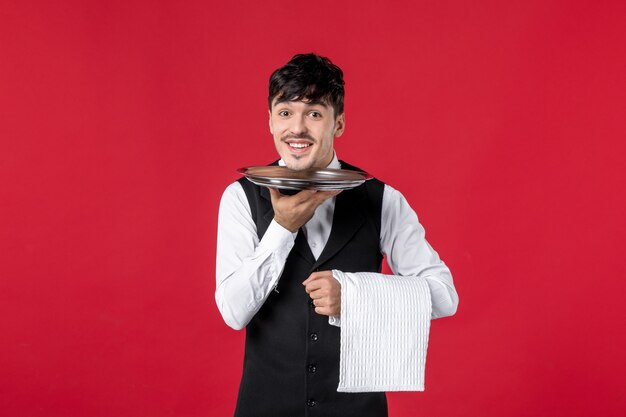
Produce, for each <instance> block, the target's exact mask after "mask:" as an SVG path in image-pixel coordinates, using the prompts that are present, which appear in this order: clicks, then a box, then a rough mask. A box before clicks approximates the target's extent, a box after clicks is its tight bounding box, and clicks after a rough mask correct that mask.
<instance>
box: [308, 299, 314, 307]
mask: <svg viewBox="0 0 626 417" xmlns="http://www.w3.org/2000/svg"><path fill="white" fill-rule="evenodd" d="M309 305H310V306H311V307H313V308H315V304H314V303H313V300H312V299H311V300H309Z"/></svg>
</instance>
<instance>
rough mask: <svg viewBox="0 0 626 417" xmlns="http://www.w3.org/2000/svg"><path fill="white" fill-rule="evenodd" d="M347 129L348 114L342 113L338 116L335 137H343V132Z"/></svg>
mask: <svg viewBox="0 0 626 417" xmlns="http://www.w3.org/2000/svg"><path fill="white" fill-rule="evenodd" d="M345 128H346V114H345V113H341V114H340V115H339V116H337V119H335V137H336V138H338V137H339V136H341V135H343V131H344V130H345Z"/></svg>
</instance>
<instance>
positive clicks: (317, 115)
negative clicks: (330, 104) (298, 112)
mask: <svg viewBox="0 0 626 417" xmlns="http://www.w3.org/2000/svg"><path fill="white" fill-rule="evenodd" d="M309 116H311V117H313V118H314V119H318V118H320V117H322V113H320V112H318V111H312V112H309Z"/></svg>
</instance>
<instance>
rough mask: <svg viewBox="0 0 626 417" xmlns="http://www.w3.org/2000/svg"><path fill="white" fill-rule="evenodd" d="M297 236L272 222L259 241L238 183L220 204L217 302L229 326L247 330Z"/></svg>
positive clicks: (229, 189) (227, 191)
mask: <svg viewBox="0 0 626 417" xmlns="http://www.w3.org/2000/svg"><path fill="white" fill-rule="evenodd" d="M294 241H295V233H291V232H289V231H288V230H286V229H285V228H283V227H282V226H280V225H279V224H277V223H276V222H271V223H270V225H269V227H268V229H267V231H266V232H265V234H264V235H263V238H262V239H261V240H260V241H259V238H258V236H257V230H256V225H255V223H254V221H253V220H252V218H251V214H250V207H249V205H248V202H247V200H246V197H245V194H244V193H243V190H242V189H241V187H240V186H239V184H237V183H235V184H233V185H231V186H230V187H228V188H227V189H226V191H225V192H224V196H223V197H222V201H221V202H220V210H219V219H218V230H217V259H216V289H215V301H216V303H217V307H218V309H219V310H220V313H221V314H222V317H223V319H224V321H225V322H226V324H228V325H229V326H230V327H232V328H234V329H237V330H239V329H242V328H243V327H245V326H246V325H247V324H248V322H249V321H250V320H251V319H252V317H253V316H254V315H255V314H256V312H257V311H258V310H259V309H260V308H261V306H262V305H263V303H264V302H265V300H266V299H267V296H268V295H269V294H270V293H271V291H272V290H273V289H274V287H275V286H276V284H277V283H278V280H279V278H280V275H281V274H282V270H283V267H284V265H285V261H286V259H287V256H288V255H289V252H290V251H291V248H292V247H293V245H294Z"/></svg>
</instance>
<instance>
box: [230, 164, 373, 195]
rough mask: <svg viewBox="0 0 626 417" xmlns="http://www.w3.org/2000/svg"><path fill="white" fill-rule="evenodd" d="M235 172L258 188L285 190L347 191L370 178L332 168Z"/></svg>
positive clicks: (280, 168) (239, 170) (240, 170)
mask: <svg viewBox="0 0 626 417" xmlns="http://www.w3.org/2000/svg"><path fill="white" fill-rule="evenodd" d="M237 172H239V173H240V174H242V175H244V176H245V177H246V178H247V179H248V180H249V181H251V182H252V183H254V184H257V185H259V186H262V187H275V188H283V189H287V190H321V191H327V190H348V189H350V188H355V187H358V186H359V185H361V184H363V183H364V182H365V181H367V180H369V179H370V178H372V176H371V175H369V174H368V173H366V172H362V171H353V170H349V169H332V168H324V169H319V168H309V169H306V170H301V171H294V170H291V169H289V168H287V167H281V166H253V167H246V168H239V169H238V170H237Z"/></svg>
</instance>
